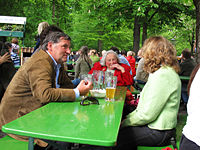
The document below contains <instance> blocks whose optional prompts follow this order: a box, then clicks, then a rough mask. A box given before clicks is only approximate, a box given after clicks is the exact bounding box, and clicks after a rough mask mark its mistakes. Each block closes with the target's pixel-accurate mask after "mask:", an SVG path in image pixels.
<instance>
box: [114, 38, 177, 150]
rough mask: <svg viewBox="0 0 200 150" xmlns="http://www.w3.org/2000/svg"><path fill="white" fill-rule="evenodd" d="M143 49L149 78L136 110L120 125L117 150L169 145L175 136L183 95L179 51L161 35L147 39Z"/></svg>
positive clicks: (145, 67) (134, 149) (135, 149)
mask: <svg viewBox="0 0 200 150" xmlns="http://www.w3.org/2000/svg"><path fill="white" fill-rule="evenodd" d="M142 49H143V52H144V55H143V56H144V61H145V62H144V69H145V71H147V72H149V73H150V75H149V78H148V81H147V83H146V84H145V86H144V88H143V90H142V92H141V93H140V100H139V103H138V106H137V108H136V109H135V110H134V111H133V112H131V113H130V114H128V115H127V117H126V119H124V120H123V121H122V123H121V128H120V130H119V134H118V139H117V146H116V147H115V149H116V150H122V149H123V150H137V146H164V145H168V144H170V138H171V137H172V136H174V134H175V128H176V124H177V114H178V110H179V104H180V96H181V81H180V78H179V76H178V74H177V72H178V71H179V65H178V62H177V59H176V50H175V48H174V47H173V45H172V44H171V43H170V42H169V41H168V40H167V39H165V38H164V37H161V36H155V37H151V38H149V39H147V40H146V41H145V43H144V45H143V47H142Z"/></svg>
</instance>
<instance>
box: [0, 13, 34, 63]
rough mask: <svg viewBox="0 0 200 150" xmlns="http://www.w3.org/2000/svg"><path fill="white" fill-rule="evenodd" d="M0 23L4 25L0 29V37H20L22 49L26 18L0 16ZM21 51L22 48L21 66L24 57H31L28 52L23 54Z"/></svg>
mask: <svg viewBox="0 0 200 150" xmlns="http://www.w3.org/2000/svg"><path fill="white" fill-rule="evenodd" d="M0 23H1V24H4V26H2V27H1V28H0V36H4V37H20V38H22V45H23V47H24V33H25V26H26V17H16V16H0ZM20 25H21V26H20ZM23 50H24V48H21V64H23V61H24V57H30V55H31V53H30V52H24V51H23ZM25 50H26V49H25Z"/></svg>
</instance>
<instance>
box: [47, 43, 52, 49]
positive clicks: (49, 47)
mask: <svg viewBox="0 0 200 150" xmlns="http://www.w3.org/2000/svg"><path fill="white" fill-rule="evenodd" d="M52 46H53V43H52V42H48V44H47V49H48V51H52Z"/></svg>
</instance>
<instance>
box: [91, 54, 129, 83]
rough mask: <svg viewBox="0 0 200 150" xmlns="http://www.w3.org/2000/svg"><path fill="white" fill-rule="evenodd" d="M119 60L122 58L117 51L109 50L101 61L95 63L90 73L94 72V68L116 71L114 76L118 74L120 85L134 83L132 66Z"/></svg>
mask: <svg viewBox="0 0 200 150" xmlns="http://www.w3.org/2000/svg"><path fill="white" fill-rule="evenodd" d="M119 62H120V60H119V57H118V55H117V53H115V52H114V51H113V50H109V51H107V52H106V53H105V54H104V55H103V57H102V59H101V61H100V62H97V63H95V64H94V66H93V68H92V69H91V70H90V71H89V74H92V73H93V71H94V70H101V71H111V72H113V73H114V76H117V85H118V86H123V85H132V84H133V78H132V76H131V74H130V70H131V68H130V67H129V66H128V65H126V64H122V63H119Z"/></svg>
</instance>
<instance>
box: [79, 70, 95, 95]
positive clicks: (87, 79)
mask: <svg viewBox="0 0 200 150" xmlns="http://www.w3.org/2000/svg"><path fill="white" fill-rule="evenodd" d="M80 79H81V80H85V82H88V81H90V82H92V75H91V74H82V75H81V76H80ZM88 95H89V92H88V93H87V94H86V95H85V96H88ZM85 96H83V97H82V98H85Z"/></svg>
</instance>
